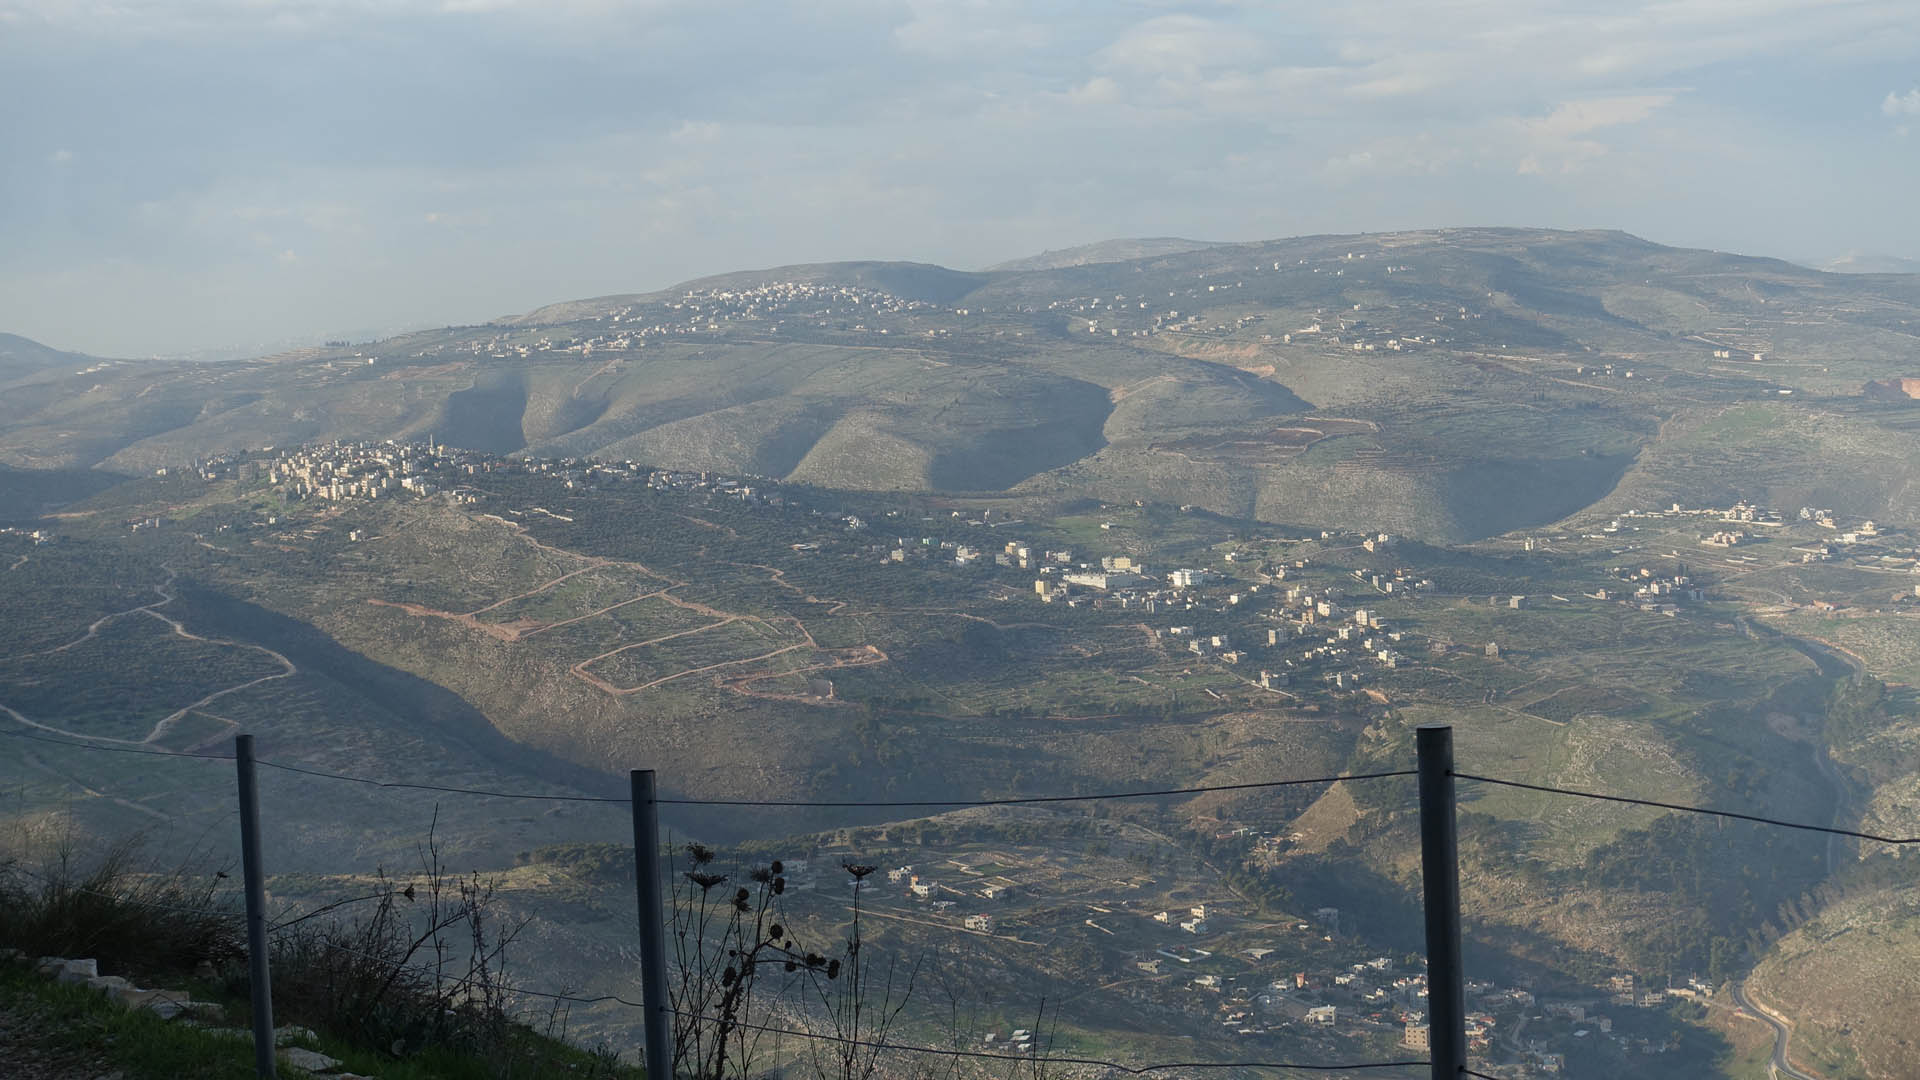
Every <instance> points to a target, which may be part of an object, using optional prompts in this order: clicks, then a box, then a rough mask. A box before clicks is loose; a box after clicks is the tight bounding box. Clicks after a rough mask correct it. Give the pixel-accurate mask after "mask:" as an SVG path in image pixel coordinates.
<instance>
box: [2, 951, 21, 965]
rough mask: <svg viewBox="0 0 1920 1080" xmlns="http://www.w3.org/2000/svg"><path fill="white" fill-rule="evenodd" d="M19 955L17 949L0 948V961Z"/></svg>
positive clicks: (3, 961)
mask: <svg viewBox="0 0 1920 1080" xmlns="http://www.w3.org/2000/svg"><path fill="white" fill-rule="evenodd" d="M19 955H20V950H19V949H0V963H5V962H7V961H10V960H13V959H15V958H17V957H18V956H19Z"/></svg>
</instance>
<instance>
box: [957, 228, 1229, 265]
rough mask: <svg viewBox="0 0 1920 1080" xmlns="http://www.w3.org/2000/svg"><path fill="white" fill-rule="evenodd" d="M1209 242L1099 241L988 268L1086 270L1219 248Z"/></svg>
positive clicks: (1152, 238) (1172, 238) (1163, 239)
mask: <svg viewBox="0 0 1920 1080" xmlns="http://www.w3.org/2000/svg"><path fill="white" fill-rule="evenodd" d="M1218 246H1220V245H1219V244H1217V243H1215V242H1213V241H1209V240H1183V239H1181V238H1180V237H1177V236H1149V237H1143V238H1141V239H1138V240H1102V241H1100V242H1098V243H1093V244H1082V245H1080V246H1079V247H1070V248H1061V249H1059V250H1057V251H1043V252H1041V253H1040V254H1038V255H1029V256H1027V257H1025V258H1021V259H1009V260H1007V261H1006V262H1003V263H995V264H994V265H992V266H989V267H987V269H988V270H989V271H995V270H1000V271H1005V270H1058V269H1060V268H1061V267H1065V266H1086V265H1087V264H1089V263H1107V262H1129V261H1132V260H1134V259H1145V258H1151V257H1153V256H1155V255H1181V254H1184V253H1186V252H1189V251H1198V250H1200V249H1201V248H1209V247H1218Z"/></svg>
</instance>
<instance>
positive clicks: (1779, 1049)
mask: <svg viewBox="0 0 1920 1080" xmlns="http://www.w3.org/2000/svg"><path fill="white" fill-rule="evenodd" d="M1733 1000H1734V1001H1735V1002H1737V1003H1738V1004H1739V1006H1740V1008H1742V1009H1744V1010H1745V1011H1746V1012H1748V1013H1750V1014H1752V1015H1753V1016H1754V1017H1756V1018H1758V1019H1759V1020H1760V1021H1761V1022H1762V1023H1765V1024H1766V1025H1767V1026H1768V1027H1770V1028H1772V1029H1773V1058H1772V1059H1771V1060H1769V1061H1768V1062H1767V1075H1768V1076H1769V1077H1773V1078H1775V1080H1777V1078H1779V1077H1782V1076H1784V1077H1787V1078H1788V1080H1819V1078H1818V1077H1816V1076H1814V1075H1813V1074H1812V1073H1805V1072H1801V1071H1800V1070H1799V1069H1797V1068H1795V1067H1794V1064H1793V1061H1792V1060H1791V1059H1790V1058H1789V1057H1788V1056H1787V1041H1788V1040H1789V1039H1791V1038H1792V1037H1793V1025H1791V1024H1789V1023H1788V1022H1787V1019H1786V1017H1783V1016H1781V1015H1780V1014H1779V1013H1776V1012H1774V1011H1773V1010H1771V1009H1769V1008H1767V1007H1766V1006H1764V1005H1760V1004H1758V1003H1756V1002H1755V1001H1754V1000H1753V999H1752V998H1751V997H1748V996H1747V987H1746V984H1745V983H1734V984H1733Z"/></svg>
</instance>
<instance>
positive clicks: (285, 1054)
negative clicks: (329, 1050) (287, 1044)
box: [280, 1046, 340, 1073]
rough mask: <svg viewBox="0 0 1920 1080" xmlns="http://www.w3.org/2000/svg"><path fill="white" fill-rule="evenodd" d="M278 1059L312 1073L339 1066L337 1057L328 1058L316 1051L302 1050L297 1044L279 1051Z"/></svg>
mask: <svg viewBox="0 0 1920 1080" xmlns="http://www.w3.org/2000/svg"><path fill="white" fill-rule="evenodd" d="M280 1060H281V1061H284V1062H286V1063H287V1064H288V1065H290V1066H292V1067H293V1068H296V1069H305V1070H306V1071H307V1072H312V1073H323V1072H326V1071H327V1070H328V1069H337V1068H339V1067H340V1059H339V1058H330V1057H328V1056H327V1055H325V1054H322V1053H319V1052H317V1051H314V1050H302V1049H300V1048H299V1047H297V1046H296V1047H293V1048H291V1049H288V1050H282V1051H280Z"/></svg>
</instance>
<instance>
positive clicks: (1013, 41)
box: [893, 0, 1052, 62]
mask: <svg viewBox="0 0 1920 1080" xmlns="http://www.w3.org/2000/svg"><path fill="white" fill-rule="evenodd" d="M907 8H908V11H909V13H910V17H909V18H908V19H907V21H906V22H903V23H901V24H900V25H898V26H896V27H894V29H893V42H894V44H895V45H896V46H898V47H899V48H900V49H902V50H903V51H906V52H911V53H919V54H923V55H928V56H939V57H946V58H956V59H967V60H972V61H975V62H978V61H979V60H980V59H981V58H982V57H983V56H990V55H993V54H996V53H1009V52H1013V53H1020V52H1031V51H1033V50H1037V49H1043V48H1045V47H1046V46H1047V44H1048V42H1049V41H1050V40H1051V38H1052V34H1051V33H1050V32H1049V30H1048V27H1047V26H1046V24H1044V23H1040V22H1036V21H1034V20H1032V19H1031V18H1029V17H1027V15H1028V9H1027V8H1026V7H1025V6H1024V5H1021V4H1018V3H1008V2H1007V0H908V4H907Z"/></svg>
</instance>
